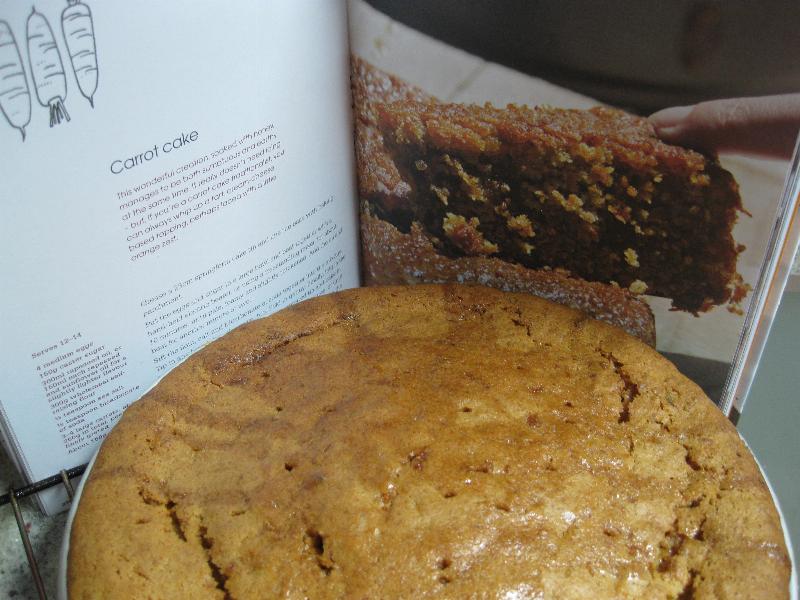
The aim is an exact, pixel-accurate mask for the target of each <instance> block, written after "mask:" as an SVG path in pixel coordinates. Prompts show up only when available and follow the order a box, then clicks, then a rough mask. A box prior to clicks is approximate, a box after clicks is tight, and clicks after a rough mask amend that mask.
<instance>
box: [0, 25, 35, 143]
mask: <svg viewBox="0 0 800 600" xmlns="http://www.w3.org/2000/svg"><path fill="white" fill-rule="evenodd" d="M0 109H1V110H2V111H3V116H4V117H5V118H6V121H8V124H9V125H11V126H12V127H14V128H16V129H19V131H20V133H21V134H22V141H23V142H24V141H25V126H26V125H27V124H28V123H30V121H31V92H30V90H29V89H28V80H27V79H26V78H25V68H24V67H23V66H22V57H21V56H20V54H19V47H18V46H17V41H16V40H15V39H14V34H13V33H11V27H9V26H8V23H6V22H5V21H0Z"/></svg>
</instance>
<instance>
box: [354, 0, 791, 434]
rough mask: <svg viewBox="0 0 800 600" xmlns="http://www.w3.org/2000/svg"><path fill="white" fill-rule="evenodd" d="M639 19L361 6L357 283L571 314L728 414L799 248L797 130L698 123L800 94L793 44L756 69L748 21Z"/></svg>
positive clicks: (573, 7)
mask: <svg viewBox="0 0 800 600" xmlns="http://www.w3.org/2000/svg"><path fill="white" fill-rule="evenodd" d="M511 4H513V7H512V6H510V5H511ZM562 4H563V6H562ZM645 4H647V6H644V5H640V4H638V3H637V4H634V3H625V2H622V3H620V2H617V3H612V5H611V6H605V4H604V5H603V6H602V7H601V6H600V5H598V6H596V7H594V8H588V9H587V7H586V6H585V5H581V6H578V5H577V4H576V3H570V2H567V3H559V5H558V6H559V8H556V6H555V5H552V4H551V5H548V4H547V3H536V2H534V3H519V2H514V3H510V5H509V6H508V7H507V8H508V10H505V9H504V10H503V11H498V10H497V9H496V7H495V8H494V9H492V8H489V6H488V5H484V4H480V3H474V2H470V3H467V4H458V5H456V4H455V3H453V2H439V3H435V4H430V3H410V4H409V3H401V2H393V1H391V0H374V1H372V2H364V1H363V0H352V1H351V3H350V6H349V9H350V10H349V12H350V14H349V18H350V41H351V52H352V61H353V63H352V71H353V73H352V79H353V96H354V105H355V116H356V137H357V142H356V149H357V158H358V171H359V193H360V200H361V232H362V253H363V267H362V268H363V278H364V282H365V283H366V284H390V283H426V282H427V283H433V282H442V281H460V282H465V283H480V284H484V285H490V286H493V287H498V288H501V289H507V290H515V291H525V292H529V293H533V294H536V295H539V296H543V297H546V298H549V299H552V300H554V301H557V302H561V303H563V304H567V305H570V306H573V307H575V308H579V309H581V310H584V311H586V312H587V313H589V314H590V315H591V316H593V317H595V318H598V319H601V320H605V321H608V322H611V323H613V324H614V325H617V326H620V327H623V328H624V329H626V330H627V331H628V332H629V333H631V334H632V335H635V336H637V337H639V338H641V339H643V340H644V341H646V342H648V343H650V344H653V345H655V346H656V348H657V349H658V350H659V351H660V352H662V353H663V354H665V355H666V356H667V357H668V358H669V359H670V360H672V361H673V362H674V363H675V364H676V365H677V366H678V368H679V369H680V370H681V371H683V372H684V374H686V375H687V376H689V377H690V378H691V379H693V380H694V381H695V382H697V383H698V384H699V385H700V386H701V387H702V388H703V389H704V390H705V391H706V393H707V394H708V395H709V396H710V397H711V399H712V400H714V401H715V402H716V403H717V404H718V405H719V406H720V408H721V409H722V410H723V411H724V412H726V414H728V415H730V416H731V417H732V418H734V419H735V418H736V417H737V416H738V414H739V412H740V411H741V409H742V406H743V403H744V400H745V398H746V392H747V388H748V386H749V380H750V379H749V378H750V377H751V376H752V372H753V371H754V369H755V366H756V364H757V361H758V357H759V356H760V349H761V346H763V343H764V340H765V339H766V334H767V333H768V330H769V323H770V322H771V314H772V312H774V310H775V308H776V305H777V300H776V298H778V299H779V297H780V292H781V290H782V288H783V284H784V283H785V279H786V276H787V275H788V265H789V263H790V262H791V261H790V259H791V256H793V252H794V251H795V250H796V246H797V224H796V223H795V224H792V223H791V218H790V217H791V215H793V214H794V210H795V206H796V202H797V190H796V185H795V183H796V179H795V178H794V176H793V173H791V172H790V168H789V167H790V164H791V162H790V160H789V159H790V157H791V155H792V148H793V147H794V140H795V139H796V137H797V129H796V126H792V125H791V124H787V125H786V126H785V127H783V128H780V124H779V126H778V129H777V130H776V129H775V127H776V124H775V122H769V119H766V120H764V119H763V118H762V119H761V121H759V118H758V114H756V115H755V116H754V118H753V119H752V120H753V122H752V123H748V122H746V119H744V120H743V119H742V116H743V114H744V116H747V114H749V113H748V112H747V111H749V110H751V108H749V107H750V105H747V104H744V105H740V104H737V103H735V102H731V103H730V104H722V105H717V104H706V105H703V107H702V108H701V109H698V110H696V111H695V112H694V113H692V111H691V109H690V108H689V107H690V106H693V105H695V104H696V103H698V102H701V101H706V102H708V101H715V100H719V99H731V98H734V99H737V98H743V97H754V96H775V95H776V94H779V93H782V92H785V91H786V90H790V89H797V85H796V84H797V83H798V81H795V79H797V80H800V76H798V74H797V73H794V72H792V71H791V70H790V68H789V66H788V65H787V66H786V67H784V66H783V64H782V61H781V58H782V56H783V52H784V51H785V50H786V49H787V48H788V47H789V46H791V45H792V44H794V45H796V42H795V41H793V40H794V36H792V34H791V31H790V28H788V27H786V26H785V25H783V26H781V22H785V23H788V22H791V19H786V18H784V17H786V15H784V16H783V17H782V16H781V15H780V14H777V13H776V14H774V15H766V16H765V15H762V17H763V18H765V19H766V18H767V17H769V19H768V20H770V23H771V25H770V27H772V29H771V30H770V31H771V34H772V35H771V36H769V39H768V40H766V41H765V42H764V44H763V48H762V49H761V50H760V51H759V52H758V53H752V52H749V51H748V50H747V45H746V43H745V42H744V41H743V39H742V36H741V33H742V31H744V30H747V27H748V26H749V24H750V23H751V22H752V21H753V18H754V17H753V15H748V14H747V10H746V9H743V8H742V7H733V8H731V7H727V6H726V5H724V4H717V3H678V5H676V6H671V10H670V11H669V14H664V11H663V10H662V9H660V8H659V6H660V5H658V4H654V3H645ZM650 4H653V6H650ZM756 10H757V9H756ZM786 10H790V11H791V10H794V9H792V8H791V7H787V8H786ZM614 11H617V12H618V13H619V14H618V17H619V18H615V17H614ZM623 22H624V23H626V25H625V26H626V31H627V33H626V35H624V36H620V35H619V30H618V28H619V27H620V24H621V23H623ZM656 25H658V26H656ZM615 28H616V29H615ZM783 29H785V30H786V31H783ZM751 33H752V32H751ZM748 39H749V38H748ZM523 70H525V71H527V72H522V71H523ZM793 77H795V79H793ZM793 84H794V88H792V85H793ZM765 101H766V102H770V101H771V102H774V103H776V104H775V105H774V106H777V107H778V108H777V109H775V110H780V109H781V107H783V106H784V105H785V104H786V103H787V102H788V103H789V104H791V102H800V96H797V97H786V96H784V97H782V98H772V99H765ZM743 106H744V107H743ZM769 106H772V105H769ZM769 106H768V108H767V109H766V112H767V113H769V111H770V110H772V109H771V108H769ZM668 108H672V110H669V111H667V112H662V113H660V115H659V116H657V117H653V118H650V119H648V118H647V116H648V115H651V114H653V113H657V112H658V111H660V110H663V109H668ZM704 111H705V112H704ZM715 111H716V112H715ZM702 118H706V119H707V121H708V122H707V123H699V120H700V119H702ZM743 121H744V122H743ZM691 125H694V130H692V131H690V130H689V129H687V128H688V127H689V126H691ZM759 126H761V129H759ZM714 128H716V129H714ZM737 128H738V129H737ZM739 133H740V134H741V135H738V134H739ZM748 136H749V137H748ZM787 140H788V141H787ZM780 143H783V146H781V145H780ZM776 147H777V149H776ZM787 147H788V150H786V148H787Z"/></svg>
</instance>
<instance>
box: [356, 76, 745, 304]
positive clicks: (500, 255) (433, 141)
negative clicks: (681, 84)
mask: <svg viewBox="0 0 800 600" xmlns="http://www.w3.org/2000/svg"><path fill="white" fill-rule="evenodd" d="M354 69H355V72H354V79H357V78H358V77H362V76H364V74H365V72H367V70H368V69H367V68H366V67H364V66H363V63H361V64H360V65H359V66H357V67H355V68H354ZM372 77H378V76H372ZM354 85H356V87H357V84H354ZM362 88H363V89H360V90H359V89H356V90H354V99H355V102H356V107H357V113H358V114H359V115H360V116H359V120H358V122H357V131H359V132H360V133H359V135H360V138H359V139H358V140H357V149H358V151H359V152H358V153H359V168H360V172H361V178H360V180H359V184H360V188H361V192H362V197H363V198H364V199H365V200H367V201H368V202H369V205H370V209H371V211H372V213H373V214H374V215H375V216H376V217H378V218H380V219H382V220H386V221H388V222H391V223H393V224H394V225H395V226H397V227H398V229H399V230H400V231H401V232H403V233H407V232H408V231H409V230H410V228H411V225H412V224H417V225H418V226H419V227H420V228H421V231H423V232H424V233H425V235H427V236H428V237H429V238H430V239H431V241H432V244H433V245H434V247H435V248H436V250H437V252H439V253H440V254H442V255H444V256H447V257H461V256H471V257H492V258H497V259H500V260H503V261H506V262H510V263H513V264H518V265H521V266H524V267H528V268H534V269H538V268H542V267H552V268H561V269H566V270H568V271H570V272H571V273H572V274H573V275H576V276H580V277H582V278H584V279H587V280H590V281H601V282H606V283H613V284H616V285H619V286H621V287H624V288H626V289H629V290H630V291H632V292H634V293H637V294H641V293H647V294H651V295H655V296H663V297H666V298H670V299H671V300H672V306H673V308H675V309H679V310H684V311H689V312H692V313H694V314H697V313H699V312H704V311H707V310H709V309H710V308H712V307H713V306H716V305H721V304H728V305H729V308H731V309H732V310H734V311H738V310H739V304H740V302H741V300H742V299H743V297H744V296H745V295H746V293H747V290H748V287H747V286H746V285H745V284H744V283H743V281H742V279H741V277H740V276H739V275H738V274H737V272H736V261H737V256H738V254H739V253H740V252H741V251H742V250H743V247H741V246H738V245H737V244H736V243H735V242H734V239H733V236H732V233H731V231H732V229H733V226H734V224H735V222H736V219H737V216H738V213H739V212H741V211H742V203H741V198H740V196H739V192H738V185H737V184H736V182H735V180H734V179H733V177H732V176H731V174H730V173H729V172H728V171H726V170H725V169H723V168H722V167H721V166H720V165H719V162H718V161H717V160H716V159H714V158H712V157H708V156H705V155H703V154H700V153H698V152H695V151H693V150H689V149H685V148H681V147H678V146H672V145H669V144H666V143H664V142H662V141H661V140H659V139H658V138H657V137H656V135H655V132H654V130H653V128H652V126H651V125H650V124H649V122H648V121H647V120H646V119H643V118H640V117H636V116H633V115H630V114H627V113H625V112H623V111H620V110H617V109H612V108H605V107H597V108H593V109H591V110H570V109H559V108H550V107H535V108H529V107H527V106H516V105H509V106H508V107H506V108H495V107H493V106H491V105H489V104H487V105H485V106H476V105H464V104H447V103H442V102H437V101H435V100H434V99H432V98H430V97H425V96H420V95H419V94H417V95H416V96H415V95H413V94H409V93H395V94H394V95H391V94H386V93H384V88H381V87H377V86H373V87H369V86H362ZM401 89H408V88H407V87H406V88H401ZM370 92H371V94H370ZM359 103H363V104H364V105H365V108H363V109H359ZM365 140H369V144H367V143H365ZM379 142H380V143H379Z"/></svg>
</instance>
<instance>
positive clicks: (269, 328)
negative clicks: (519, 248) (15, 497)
mask: <svg viewBox="0 0 800 600" xmlns="http://www.w3.org/2000/svg"><path fill="white" fill-rule="evenodd" d="M789 571H790V564H789V559H788V557H787V551H786V548H785V545H784V541H783V536H782V530H781V526H780V523H779V518H778V515H777V513H776V510H775V508H774V506H773V504H772V501H771V497H770V493H769V491H768V489H767V488H766V486H765V484H764V481H763V480H762V478H761V476H760V474H759V470H758V468H757V466H756V464H755V463H754V461H753V459H752V457H751V456H750V454H749V453H748V451H747V449H746V448H745V446H744V445H743V444H742V442H741V440H740V439H739V437H738V435H737V432H736V430H735V429H734V427H733V426H732V425H731V424H730V422H728V421H727V420H726V419H725V418H724V417H723V415H722V414H721V413H720V412H719V411H718V410H717V409H716V408H715V407H714V406H713V405H712V403H711V402H710V401H709V400H708V399H707V398H705V397H704V396H703V394H702V392H701V391H700V390H699V388H698V387H697V386H695V385H694V384H692V383H691V382H689V381H688V380H687V379H685V378H684V377H682V376H681V375H680V374H679V373H678V372H677V371H676V370H675V368H674V367H673V366H672V365H671V364H670V363H668V362H667V361H666V360H665V359H663V358H662V357H661V356H660V355H659V354H657V353H656V352H655V351H654V350H652V349H651V348H649V347H648V346H646V345H645V344H643V343H641V342H639V341H637V340H636V339H634V338H633V337H631V336H628V335H627V334H625V333H624V332H622V331H621V330H620V329H618V328H614V327H611V326H609V325H606V324H604V323H601V322H598V321H596V320H593V319H590V318H588V317H587V316H586V315H585V314H583V313H581V312H578V311H575V310H571V309H569V308H566V307H563V306H560V305H557V304H554V303H551V302H547V301H544V300H541V299H539V298H536V297H533V296H531V295H529V294H507V293H502V292H499V291H496V290H493V289H488V288H482V287H477V286H474V287H473V286H458V285H453V286H409V287H402V288H362V289H358V290H352V291H347V292H342V293H338V294H335V295H330V296H326V297H322V298H317V299H313V300H309V301H306V302H303V303H301V304H299V305H296V306H293V307H291V308H288V309H285V310H283V311H281V312H280V313H277V314H275V315H273V316H271V317H269V318H267V319H263V320H260V321H255V322H252V323H249V324H247V325H243V326H241V327H239V328H238V329H236V330H234V331H233V332H232V333H230V334H228V335H226V336H225V337H223V338H222V339H220V340H218V341H216V342H213V343H212V344H210V345H209V346H207V347H206V348H204V349H203V350H201V351H200V352H199V353H197V354H195V355H194V356H192V357H191V358H189V359H188V360H187V361H186V362H185V363H183V364H182V365H180V366H179V367H177V368H176V369H175V370H174V371H172V372H171V373H170V374H169V375H167V376H166V377H165V378H164V379H163V380H162V381H161V382H160V383H159V384H158V386H157V387H156V388H154V389H153V390H152V391H150V392H149V393H147V394H146V395H145V396H144V397H143V398H142V399H141V400H140V401H138V402H136V403H134V404H133V405H132V406H131V407H130V408H128V410H127V411H126V412H125V414H124V415H123V417H122V419H121V421H120V422H119V424H118V425H117V426H116V427H115V428H114V429H113V431H112V432H111V434H110V435H109V437H108V438H107V439H106V441H105V442H104V443H103V446H102V448H101V450H100V453H99V455H98V457H97V460H96V462H95V464H94V467H93V469H92V471H91V473H90V475H89V478H88V481H87V484H86V486H85V488H84V491H83V495H82V497H81V499H80V504H79V508H78V511H77V515H76V517H75V521H74V525H73V528H72V532H71V545H70V552H69V568H68V573H69V583H68V586H69V594H70V598H71V599H72V600H80V599H85V598H137V599H139V598H220V599H224V598H228V599H238V600H241V599H244V598H277V597H281V598H421V597H436V598H465V597H491V598H501V597H504V598H511V597H514V598H523V597H524V598H553V597H558V598H648V599H650V598H698V599H699V598H712V597H713V598H734V597H736V598H750V599H752V598H769V599H775V598H786V597H788V584H789Z"/></svg>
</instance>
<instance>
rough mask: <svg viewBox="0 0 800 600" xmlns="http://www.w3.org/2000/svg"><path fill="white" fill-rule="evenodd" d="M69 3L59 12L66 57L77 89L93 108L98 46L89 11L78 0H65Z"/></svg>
mask: <svg viewBox="0 0 800 600" xmlns="http://www.w3.org/2000/svg"><path fill="white" fill-rule="evenodd" d="M67 2H68V6H67V8H65V9H64V12H62V13H61V32H62V33H63V34H64V43H66V45H67V51H68V52H69V60H70V63H72V70H73V71H74V73H75V79H76V80H77V81H78V89H79V90H80V91H81V94H83V96H84V98H86V99H87V100H88V101H89V104H90V105H91V106H92V108H94V94H95V92H96V91H97V48H96V46H95V39H94V24H93V23H92V11H90V10H89V7H88V6H87V5H86V4H85V3H83V2H80V1H79V0H67Z"/></svg>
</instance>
